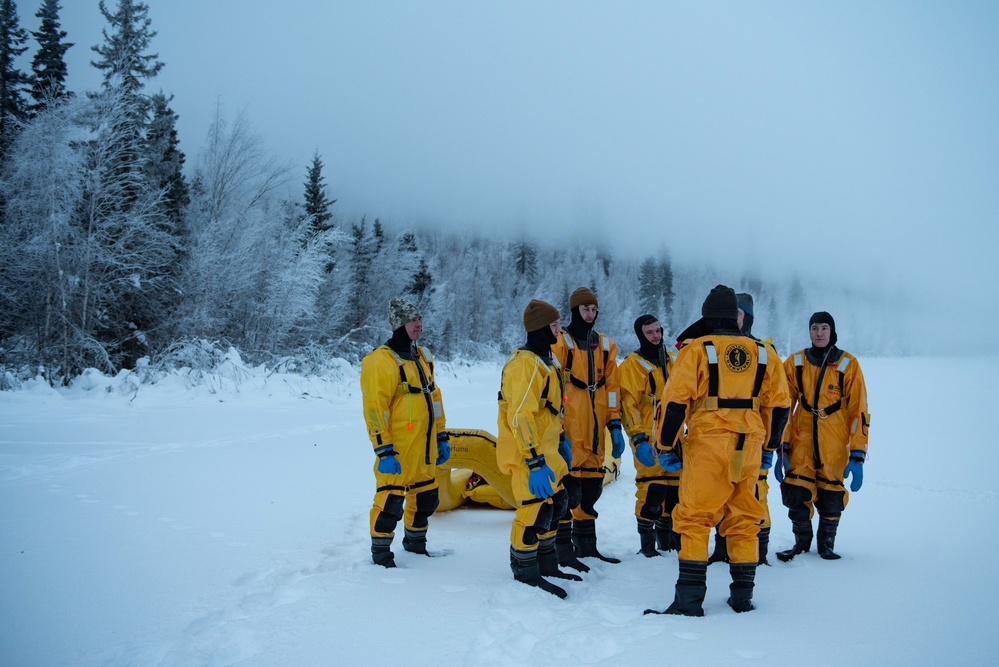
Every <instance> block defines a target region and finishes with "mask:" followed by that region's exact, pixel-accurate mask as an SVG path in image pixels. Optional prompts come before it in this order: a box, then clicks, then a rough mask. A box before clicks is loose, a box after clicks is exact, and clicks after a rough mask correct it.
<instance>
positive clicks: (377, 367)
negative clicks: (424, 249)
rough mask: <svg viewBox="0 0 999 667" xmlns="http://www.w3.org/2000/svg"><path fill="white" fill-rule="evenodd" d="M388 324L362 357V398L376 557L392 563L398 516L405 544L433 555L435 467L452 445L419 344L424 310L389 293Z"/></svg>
mask: <svg viewBox="0 0 999 667" xmlns="http://www.w3.org/2000/svg"><path fill="white" fill-rule="evenodd" d="M389 324H390V325H391V328H392V337H391V338H389V340H388V341H387V342H386V343H385V344H384V345H380V346H379V347H377V348H375V349H374V350H372V351H371V352H369V353H368V354H367V355H365V357H364V359H363V360H362V362H361V401H362V405H363V409H364V423H365V426H366V427H367V430H368V437H370V438H371V444H372V446H373V447H374V453H375V463H374V474H375V497H374V502H373V504H372V508H371V514H370V530H371V559H372V561H373V562H374V563H375V564H377V565H382V566H384V567H395V555H394V554H393V553H392V549H391V546H392V539H393V538H394V536H395V527H396V524H397V523H398V522H399V521H400V520H403V522H404V524H403V525H404V527H405V531H406V532H405V536H404V537H403V540H402V546H403V549H405V550H406V551H409V552H412V553H417V554H423V555H426V556H430V555H431V554H430V553H429V552H428V551H427V528H428V526H429V521H428V520H429V518H430V515H431V514H433V513H434V510H436V509H437V504H438V500H439V498H438V491H437V480H436V479H435V477H434V472H435V468H436V466H437V465H440V464H442V463H444V462H446V461H447V460H448V458H449V457H450V456H451V446H450V443H449V441H448V435H447V432H446V431H445V430H444V425H445V424H444V408H443V403H442V399H441V391H440V389H439V388H438V387H437V384H436V382H434V359H433V356H432V355H431V354H430V350H429V349H427V348H426V347H422V346H420V345H417V344H416V341H417V340H418V339H419V338H420V334H421V333H422V332H423V320H422V318H421V316H420V311H419V309H417V307H416V306H414V305H413V304H412V303H410V302H409V301H406V300H405V299H392V300H391V301H390V302H389Z"/></svg>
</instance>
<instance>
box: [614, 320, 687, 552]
mask: <svg viewBox="0 0 999 667" xmlns="http://www.w3.org/2000/svg"><path fill="white" fill-rule="evenodd" d="M635 336H637V337H638V349H637V350H635V351H634V352H631V353H630V354H628V356H626V357H625V358H624V361H622V362H621V366H620V367H619V368H618V375H619V377H620V379H621V422H622V423H623V425H624V430H625V431H626V432H627V433H628V435H629V436H630V437H631V446H632V450H633V453H634V455H635V487H636V490H635V499H636V502H635V518H636V521H637V523H638V537H639V544H640V548H639V553H640V554H642V555H644V556H647V557H649V558H652V557H654V556H658V555H659V551H657V550H656V546H657V543H658V547H659V549H662V550H663V551H671V550H673V549H675V548H676V542H677V539H676V536H675V534H674V533H673V531H672V527H673V519H672V514H671V513H672V511H673V507H675V506H676V503H677V501H678V499H679V496H678V493H679V487H680V473H679V472H666V471H665V470H663V469H662V468H661V467H660V466H659V462H658V461H657V460H656V451H655V449H654V447H653V445H652V442H651V441H650V438H651V439H652V441H654V440H655V438H656V436H657V421H656V412H657V410H658V408H659V398H660V396H661V395H662V391H663V388H664V387H665V386H666V380H667V379H668V378H669V373H670V369H671V368H672V366H673V356H674V355H673V353H671V352H670V351H668V350H667V349H666V346H665V345H663V328H662V325H661V324H659V320H658V319H656V318H655V317H654V316H652V315H642V316H640V317H639V318H638V319H636V320H635ZM671 536H672V537H671Z"/></svg>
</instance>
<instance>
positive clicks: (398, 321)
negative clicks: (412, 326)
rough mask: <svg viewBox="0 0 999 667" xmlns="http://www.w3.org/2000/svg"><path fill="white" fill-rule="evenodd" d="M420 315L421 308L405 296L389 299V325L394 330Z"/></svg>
mask: <svg viewBox="0 0 999 667" xmlns="http://www.w3.org/2000/svg"><path fill="white" fill-rule="evenodd" d="M419 316H420V309H419V308H417V307H416V306H414V305H413V304H411V303H410V302H409V301H406V300H405V299H403V298H397V299H392V300H391V301H389V326H390V327H392V331H395V330H396V329H398V328H399V327H401V326H403V325H405V324H406V323H407V322H409V321H410V320H413V319H416V318H417V317H419Z"/></svg>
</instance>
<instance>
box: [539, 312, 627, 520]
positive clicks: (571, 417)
mask: <svg viewBox="0 0 999 667" xmlns="http://www.w3.org/2000/svg"><path fill="white" fill-rule="evenodd" d="M591 334H592V338H593V344H592V345H584V346H582V347H581V346H580V343H579V341H577V340H575V339H574V338H573V337H572V334H570V333H569V332H568V331H566V330H565V329H563V330H562V332H561V334H560V335H559V337H558V340H557V341H556V343H555V344H554V345H553V346H552V356H554V357H555V358H556V359H557V360H558V363H559V366H561V368H562V376H563V383H562V384H563V387H564V391H565V419H564V422H565V434H566V436H568V438H569V442H570V443H571V444H572V470H571V471H570V475H571V476H572V477H574V478H576V479H579V480H587V479H590V480H592V479H599V480H601V481H600V482H599V483H595V482H594V483H585V482H584V483H583V487H582V489H583V491H582V497H581V499H580V498H575V497H572V496H573V495H574V494H572V493H570V498H569V507H570V508H571V509H572V518H573V520H576V521H579V520H589V521H592V520H594V519H596V518H597V513H596V510H595V509H594V507H593V503H594V502H596V499H597V498H598V497H599V495H600V490H601V488H602V486H603V482H602V480H603V478H604V474H605V472H606V469H605V468H604V437H603V433H604V429H605V428H606V427H607V422H609V421H611V420H613V419H620V418H621V408H620V403H619V391H620V388H619V384H618V366H617V345H616V344H615V343H614V341H613V340H611V339H610V338H609V337H607V336H605V335H604V334H602V333H598V332H595V331H593V332H591ZM591 487H592V488H591Z"/></svg>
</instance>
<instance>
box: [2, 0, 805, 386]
mask: <svg viewBox="0 0 999 667" xmlns="http://www.w3.org/2000/svg"><path fill="white" fill-rule="evenodd" d="M98 9H99V11H100V12H101V13H102V15H103V16H104V18H105V19H106V21H107V26H106V27H105V29H104V31H103V33H102V37H103V41H102V42H101V43H100V44H97V45H94V46H92V47H91V48H92V50H93V52H94V54H95V55H94V60H93V61H92V62H91V65H92V66H93V67H95V68H97V69H98V70H99V71H100V72H101V73H102V84H101V87H100V89H99V90H96V91H85V92H80V93H77V92H74V91H70V90H68V89H67V87H66V80H67V74H68V73H67V68H66V64H65V60H64V56H65V54H66V51H67V50H68V49H69V48H71V47H74V46H75V45H74V44H73V43H71V42H68V41H66V39H67V36H68V35H67V32H66V31H64V30H62V28H61V25H60V21H59V11H60V3H59V0H42V2H41V5H40V7H39V9H38V11H37V13H36V14H35V16H36V17H37V18H38V19H39V21H38V27H37V29H36V30H34V31H31V32H30V33H29V32H28V31H27V30H26V29H24V28H23V27H21V26H20V25H19V20H18V14H17V7H16V3H15V2H14V0H0V370H2V371H3V373H4V374H6V375H7V376H12V377H15V378H18V377H19V378H24V377H36V376H42V377H44V378H45V379H46V380H48V381H49V382H51V383H53V384H58V383H65V382H67V381H69V380H70V379H72V378H73V377H75V376H76V375H78V374H79V373H81V372H82V371H83V370H84V369H86V368H97V369H99V370H101V371H102V372H106V373H115V372H117V371H119V370H121V369H129V368H133V367H134V366H135V365H136V364H143V363H148V362H149V360H150V359H153V360H157V361H159V362H162V363H174V364H194V363H198V362H197V358H198V357H199V355H202V353H203V352H204V350H206V349H207V350H228V349H229V348H230V347H232V348H235V349H237V350H238V351H239V352H240V353H241V354H242V355H243V356H244V357H246V358H247V359H249V360H251V361H254V362H260V363H270V364H284V365H285V366H286V367H295V368H298V369H299V370H305V371H310V370H315V369H318V368H322V367H324V365H325V364H327V363H328V362H329V360H330V359H333V358H346V359H348V360H351V361H356V360H357V359H358V358H360V356H362V355H363V354H364V353H366V352H367V350H369V349H370V348H371V347H372V346H373V345H377V344H379V343H380V342H382V341H384V340H385V339H386V338H387V337H388V335H389V333H390V332H389V331H388V322H387V320H388V318H387V304H388V301H389V299H390V298H392V297H393V296H398V295H403V296H406V297H407V298H410V299H411V300H412V301H413V302H414V303H416V304H417V305H418V306H419V307H420V309H421V310H422V311H423V314H424V321H425V326H426V330H425V341H426V342H427V343H428V344H430V345H431V346H432V347H433V349H434V350H435V352H436V354H437V356H438V357H439V358H443V359H454V360H458V359H467V360H481V359H496V358H501V357H502V355H503V354H505V353H507V352H509V351H510V350H511V349H512V348H513V347H516V346H517V345H519V344H520V343H521V342H522V338H523V330H522V326H521V312H522V309H523V307H524V305H525V304H526V303H527V302H528V301H529V300H530V299H531V298H542V299H546V300H548V301H550V302H552V303H553V304H555V305H557V306H558V307H560V308H561V309H562V310H563V315H564V317H565V318H566V319H567V318H568V315H569V314H568V312H565V310H566V308H567V306H566V304H567V301H568V295H569V293H570V292H571V291H572V290H573V289H575V288H576V287H578V286H580V285H586V286H588V287H590V288H591V289H593V290H594V292H596V293H597V294H598V295H599V298H600V300H601V318H600V320H599V324H598V328H601V329H602V330H603V331H605V332H606V333H608V334H610V335H611V336H612V337H614V338H615V339H617V340H618V343H619V345H620V347H621V349H622V351H626V350H629V349H631V348H632V347H634V346H635V342H636V341H635V340H634V334H633V332H632V325H631V323H632V321H633V320H634V318H635V317H637V316H638V315H639V314H641V313H646V312H647V313H652V314H654V315H657V316H658V317H660V319H661V321H662V322H663V324H664V326H665V328H666V329H667V333H668V334H675V333H677V332H678V331H680V330H682V329H683V328H684V327H685V326H686V325H687V324H689V322H690V321H692V320H693V319H696V317H697V316H699V308H700V303H701V300H702V299H703V296H704V295H705V294H707V291H708V290H709V289H710V287H711V286H713V285H714V284H715V283H716V282H719V279H718V278H717V276H718V272H717V271H712V270H709V269H708V268H706V267H704V266H700V265H696V264H688V265H682V264H681V265H677V264H674V262H673V260H672V258H671V256H670V253H669V250H668V248H666V247H665V246H664V247H663V248H661V249H660V250H658V251H656V252H652V253H649V254H647V255H646V256H644V257H636V256H634V255H632V254H627V253H620V254H615V253H614V252H612V250H611V248H610V247H609V246H608V245H607V243H606V240H603V241H602V242H597V241H596V240H587V239H582V238H577V239H573V240H570V241H565V242H561V243H550V242H542V241H539V240H538V239H537V238H532V237H528V236H522V237H519V238H500V237H496V236H490V235H487V234H483V233H477V232H472V231H468V232H460V231H445V230H443V229H439V228H435V227H434V226H431V225H424V226H421V227H413V226H405V225H398V224H383V223H382V222H381V221H380V220H379V219H377V218H376V219H373V220H369V219H368V218H367V217H366V216H365V217H361V218H360V219H355V220H347V219H343V217H342V216H339V215H338V214H337V213H336V211H335V209H334V205H335V203H336V201H337V199H336V198H334V197H333V196H332V194H331V192H330V188H329V185H328V183H327V182H326V177H325V175H324V173H323V169H324V164H323V160H322V157H321V155H320V154H319V153H318V152H316V154H315V155H314V156H313V157H312V160H311V162H310V163H309V164H308V165H306V166H305V169H304V179H303V180H299V179H298V178H296V176H295V170H294V169H293V168H290V167H288V166H287V165H283V164H281V163H280V162H279V161H278V160H277V159H276V158H275V157H274V156H273V155H272V154H271V153H270V152H269V151H268V150H267V148H266V146H265V142H264V140H263V138H262V137H261V136H260V135H259V134H257V133H256V132H255V131H254V130H253V128H252V127H251V126H250V124H249V123H248V122H247V120H246V118H245V117H243V116H241V115H240V116H237V117H235V118H228V117H227V116H226V114H225V112H224V110H223V109H222V108H221V105H218V106H217V107H216V113H215V117H214V122H213V123H212V125H211V127H210V129H209V132H208V136H207V137H206V141H205V146H204V148H203V149H202V150H201V151H200V152H199V154H198V155H197V156H196V158H195V159H194V160H193V161H192V164H191V165H188V164H187V162H188V161H187V156H186V155H185V154H184V153H183V151H182V150H181V148H180V140H179V137H178V133H177V127H176V123H177V118H178V117H177V114H176V113H175V112H174V111H173V110H172V109H171V106H170V105H171V103H172V100H173V96H172V95H170V94H167V93H165V92H164V91H162V90H159V91H153V90H152V87H151V83H152V81H153V80H154V79H155V77H156V75H157V74H158V73H159V72H160V71H161V69H162V68H163V67H164V63H163V62H162V61H160V59H159V56H158V54H155V53H150V52H149V45H150V41H151V39H152V38H153V37H154V36H155V35H156V33H155V32H154V31H153V30H152V28H151V18H150V16H149V7H148V5H147V4H146V3H143V2H138V1H136V0H118V1H117V4H116V6H115V7H114V8H109V7H108V5H107V4H106V3H105V1H104V0H100V2H98ZM29 34H30V36H31V39H30V40H29ZM32 42H33V45H34V48H33V50H32V51H31V58H30V69H24V68H23V63H24V61H25V60H26V58H27V55H28V51H29V49H31V48H32ZM733 283H735V284H733ZM729 284H732V285H733V286H734V287H736V288H737V289H739V290H749V291H751V292H753V293H754V295H755V297H756V303H757V310H758V311H761V312H758V313H757V318H756V321H757V330H758V331H759V330H761V329H764V328H765V327H770V328H772V333H773V334H775V336H774V337H775V342H777V343H778V346H779V348H780V347H782V346H783V347H785V348H786V347H787V346H794V345H797V344H798V341H797V339H795V340H794V342H792V341H791V339H792V335H791V333H790V332H791V331H792V330H795V329H794V327H793V326H792V323H794V322H797V321H798V320H801V319H802V318H804V319H807V311H809V308H810V304H809V303H808V300H807V299H806V289H805V287H804V286H803V285H802V284H801V281H800V280H797V279H792V280H781V281H775V282H767V280H764V279H762V278H760V277H754V276H753V275H739V276H737V277H734V278H730V280H729ZM799 328H800V327H799ZM785 329H786V330H787V332H788V335H787V340H786V341H785V340H784V336H783V332H784V331H785ZM777 334H779V335H777ZM795 335H796V334H795Z"/></svg>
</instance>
